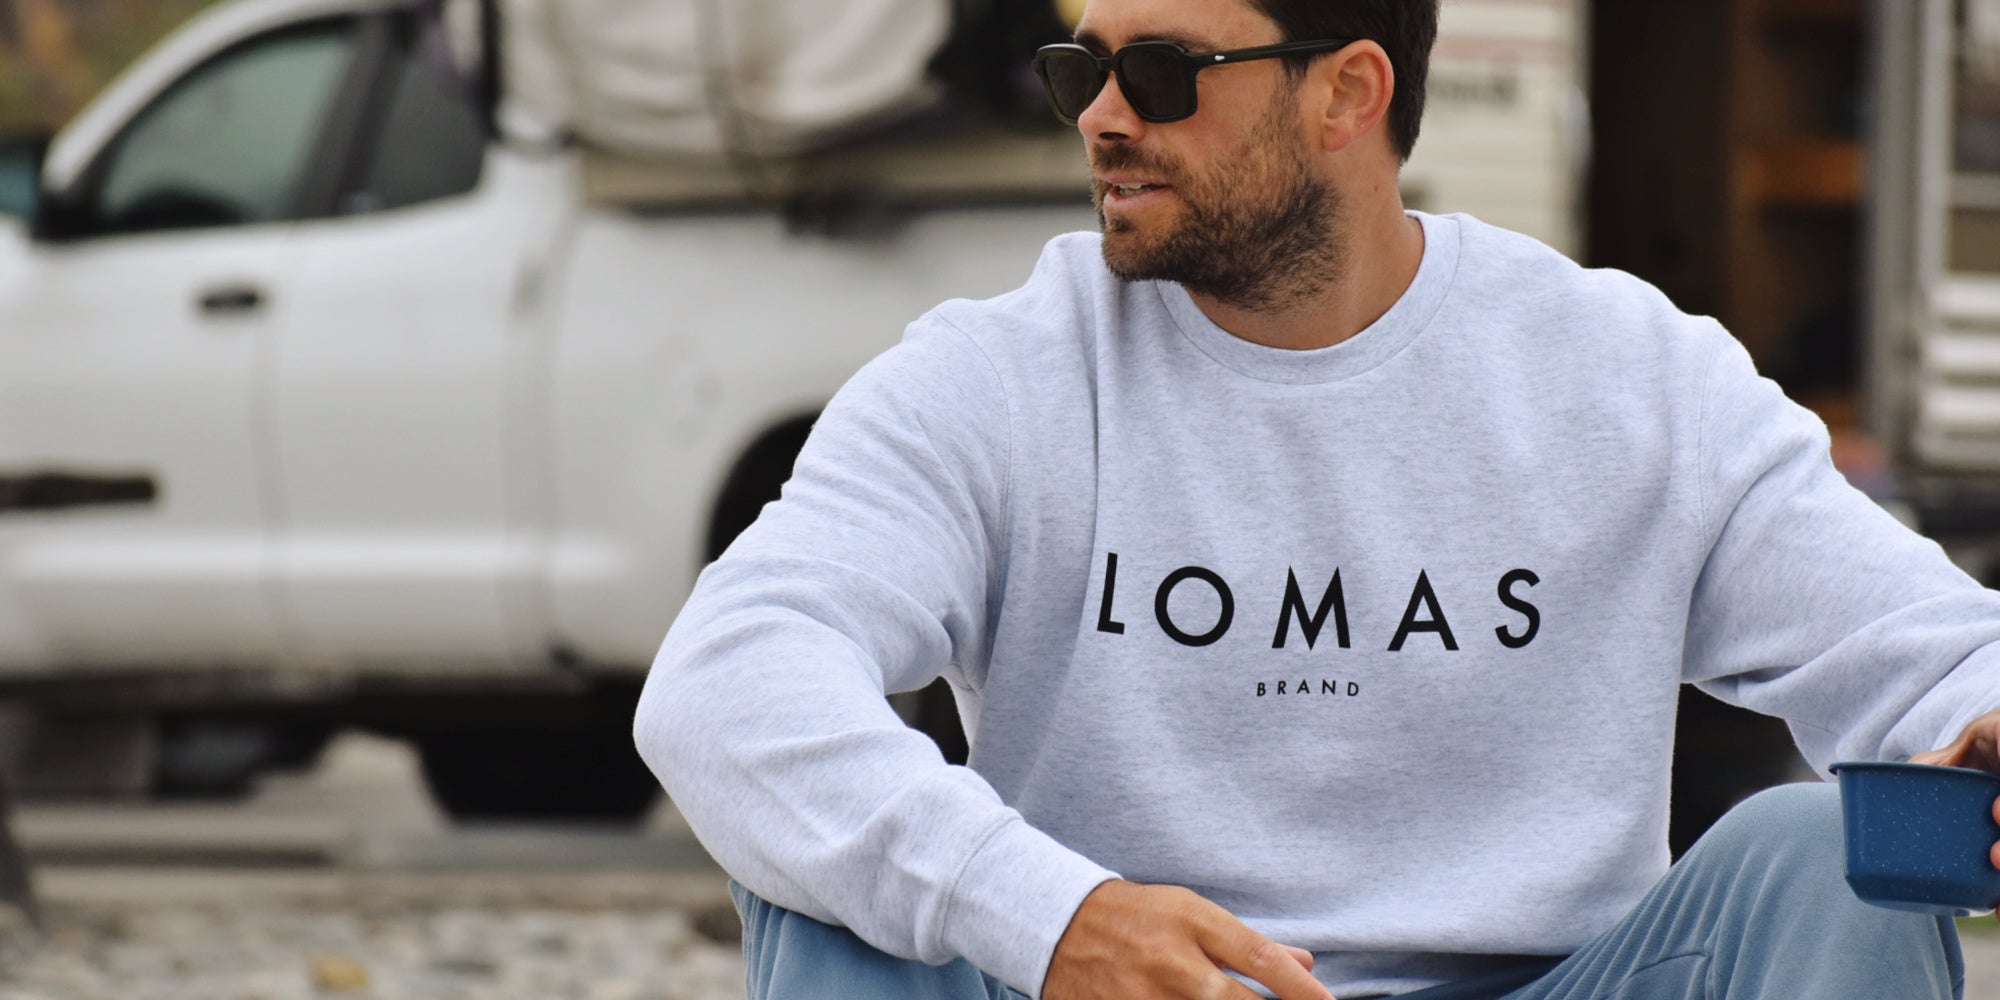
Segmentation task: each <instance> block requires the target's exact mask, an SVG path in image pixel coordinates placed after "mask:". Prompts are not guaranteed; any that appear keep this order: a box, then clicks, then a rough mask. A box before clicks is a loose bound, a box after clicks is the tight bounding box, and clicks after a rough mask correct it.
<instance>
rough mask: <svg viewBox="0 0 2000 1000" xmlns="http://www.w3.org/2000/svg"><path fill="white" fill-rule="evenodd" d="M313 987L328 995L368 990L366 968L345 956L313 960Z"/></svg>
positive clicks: (327, 956) (325, 956)
mask: <svg viewBox="0 0 2000 1000" xmlns="http://www.w3.org/2000/svg"><path fill="white" fill-rule="evenodd" d="M312 974H313V985H315V986H318V987H319V988H320V989H321V990H324V991H326V992H329V993H353V992H357V991H359V990H365V989H367V988H368V967H367V966H365V965H362V964H361V963H360V962H357V961H355V960H354V959H351V958H348V957H347V956H345V955H322V956H320V957H319V958H316V959H314V960H313V966H312Z"/></svg>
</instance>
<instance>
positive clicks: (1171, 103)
mask: <svg viewBox="0 0 2000 1000" xmlns="http://www.w3.org/2000/svg"><path fill="white" fill-rule="evenodd" d="M1115 72H1117V74H1118V87H1119V90H1120V91H1122V92H1123V93H1124V95H1125V100H1126V102H1127V103H1129V104H1131V105H1132V110H1134V111H1137V112H1138V113H1139V114H1140V115H1142V116H1144V117H1146V118H1148V119H1154V120H1165V121H1173V120H1177V119H1181V118H1186V117H1187V116H1188V115H1190V114H1193V113H1194V93H1193V91H1192V90H1190V89H1189V88H1190V87H1191V86H1192V83H1193V81H1191V80H1189V79H1188V74H1187V71H1186V70H1185V69H1184V68H1183V67H1182V60H1181V52H1180V50H1179V49H1178V48H1175V47H1173V46H1171V45H1147V44H1145V43H1143V42H1142V43H1138V44H1134V45H1128V46H1126V47H1124V48H1122V49H1120V50H1118V66H1117V68H1116V70H1115Z"/></svg>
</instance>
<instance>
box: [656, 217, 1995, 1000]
mask: <svg viewBox="0 0 2000 1000" xmlns="http://www.w3.org/2000/svg"><path fill="white" fill-rule="evenodd" d="M1418 218H1419V219H1420V220H1421V221H1422V223H1423V226H1424V232H1425V236H1426V240H1425V242H1426V247H1425V251H1424V257H1423V263H1422V265H1421V267H1420V269H1419V271H1418V273H1417V276H1416V279H1415V281H1414V282H1413V283H1412V284H1411V286H1410V287H1409V289H1408V290H1407V291H1406V292H1405V293H1404V294H1403V296H1402V297H1401V299H1400V300H1399V301H1398V302H1397V303H1396V304H1395V306H1394V307H1393V308H1391V309H1390V310H1389V312H1388V313H1387V314H1385V315H1383V316H1382V317H1381V318H1380V319H1379V320H1377V321H1376V322H1375V323H1374V324H1372V325H1371V326H1369V327H1368V328H1367V329H1366V330H1363V331H1362V332H1361V333H1359V334H1358V335H1356V336H1354V337H1353V338H1351V339H1349V340H1347V341H1345V342H1343V343H1341V344H1338V345H1336V346H1334V347H1330V348H1326V349H1323V350H1315V351H1284V350H1276V349H1271V348H1265V347H1261V346H1258V345H1255V344H1252V343H1249V342H1247V341H1244V340H1241V339H1238V338H1236V337H1234V336H1232V335H1230V334H1229V333H1227V332H1226V331H1224V330H1222V329H1220V328H1218V327H1217V326H1215V325H1214V324H1213V323H1211V322H1210V321H1209V320H1208V319H1207V318H1206V316H1205V315H1204V314H1203V313H1202V312H1201V311H1200V309H1198V308H1197V307H1196V305H1195V304H1194V302H1193V301H1192V300H1191V299H1190V298H1189V296H1188V294H1187V292H1186V291H1184V290H1183V289H1181V288H1180V287H1178V286H1176V285H1172V284H1164V283H1124V282H1120V281H1118V280H1116V279H1115V278H1113V277H1112V276H1111V275H1110V274H1109V273H1108V272H1106V270H1105V269H1104V266H1103V264H1102V262H1101V260H1100V258H1099V251H1098V241H1097V237H1096V236H1095V235H1093V234H1075V235H1070V236H1065V237H1061V238H1059V239H1057V240H1055V241H1053V242H1051V243H1050V244H1049V246H1048V248H1047V250H1046V252H1045V253H1044V254H1043V256H1042V259H1041V261H1040V263H1039V264H1038V265H1037V267H1036V268H1035V271H1034V274H1033V276H1032V277H1031V278H1030V279H1029V281H1028V283H1027V284H1026V285H1025V286H1024V287H1022V288H1021V289H1019V290H1017V291H1015V292H1012V293H1010V294H1007V295H1003V296H1001V297H999V298H997V299H993V300H990V301H985V302H968V301H954V302H949V303H946V304H944V305H942V306H940V307H938V308H937V309H936V310H934V311H933V312H931V313H930V314H928V315H926V316H924V317H923V318H921V319H919V320H918V321H917V322H916V323H914V324H912V325H911V327H910V328H909V331H908V334H907V336H906V337H905V339H904V341H903V342H902V344H900V345H899V346H897V347H896V348H894V349H892V350H890V351H888V352H887V353H885V354H883V355H882V356H881V357H880V358H878V359H876V360H875V361H874V362H872V363H871V364H869V365H868V366H867V367H866V368H865V369H863V370H862V371H861V372H860V373H859V374H857V375H856V376H855V377H854V379H853V380H852V381H851V382H850V383H849V384H848V385H847V386H846V388H844V389H843V390H842V391H841V393H840V394H839V396H838V397H837V398H836V399H835V400H834V401H833V403H832V404H831V405H830V406H829V407H828V408H827V410H826V413H825V414H824V416H822V417H821V419H820V421H819V423H818V425H817V427H816V428H815V429H814V431H813V434H812V438H811V440H810V442H809V443H808V444H807V446H806V448H805V452H804V454H803V455H801V456H800V459H799V462H798V465H797V469H796V473H795V475H794V477H793V479H792V481H791V482H790V484H789V485H787V486H786V487H785V491H784V496H783V499H782V500H780V501H779V502H777V503H776V504H774V505H772V506H770V507H768V508H766V510H765V511H764V513H763V516H762V517H761V518H759V520H758V521H757V522H756V524H755V525H754V526H752V527H751V528H750V529H749V531H748V532H747V533H745V534H744V535H743V536H742V538H741V539H740V540H738V541H737V543H736V544H735V545H734V546H733V547H732V548H730V550H729V551H728V553H727V554H726V555H724V556H723V557H722V558H721V559H720V560H718V561H717V562H716V563H714V564H713V565H711V566H710V567H709V568H708V569H707V570H706V571H705V572H704V573H703V574H702V576H701V579H700V581H699V583H698V585H697V586H696V588H695V591H694V593H693V595H692V596H691V597H690V598H689V600H688V602H687V604H686V606H685V607H684V609H683V610H682V611H681V613H680V616H679V618H678V619H677V620H676V621H675V622H674V625H673V628H672V631H671V633H670V634H669V635H668V636H667V639H666V642H665V645H664V646H663V647H662V648H661V650H660V654H659V658H658V660H657V661H656V662H655V664H654V666H653V670H652V673H651V675H650V677H649V679H648V682H647V685H646V690H645V694H644V697H643V699H642V701H641V703H640V707H639V713H638V719H637V724H636V736H637V740H638V745H639V748H640V750H641V752H642V753H643V754H644V756H645V758H646V760H647V761H648V762H649V763H650V764H651V765H652V767H653V768H654V770H655V771H656V772H657V773H658V775H659V777H660V779H661V781H662V782H663V783H664V784H665V786H666V789H667V791H668V792H669V793H670V794H671V795H672V796H673V798H674V800H675V802H676V803H677V804H678V805H679V807H680V809H681V810H682V811H683V812H684V813H685V814H686V817H687V820H688V822H689V824H690V825H691V826H692V827H693V829H694V831H695V833H696V834H697V835H698V836H699V837H700V838H701V841H702V843H703V844H704V845H706V846H707V848H708V849H709V850H710V851H711V852H712V853H713V854H714V855H715V857H716V858H717V859H718V860H719V861H720V862H721V863H722V864H723V865H724V866H725V867H726V868H727V869H728V870H729V871H730V873H731V874H732V875H734V876H735V877H736V878H737V879H739V880H741V881H742V882H743V883H744V884H745V885H746V886H748V887H749V888H750V889H751V890H753V891H754V892H756V893H758V894H759V895H762V896H764V897H765V898H767V899H769V900H770V901H772V902H774V903H776V904H778V905H780V906H784V907H787V908H790V909H793V910H796V911H799V912H801V913H805V914H808V915H810V916H813V917H816V918H819V919H821V920H824V921H828V922H832V923H839V924H843V925H845V926H847V927H849V928H851V929H853V930H854V932H855V933H856V934H858V935H859V936H860V937H861V938H863V939H864V940H866V941H868V942H869V943H871V944H873V945H875V946H876V947H879V948H881V949H883V950H885V951H888V952H891V953H894V954H897V955H902V956H907V957H914V958H919V959H922V960H925V961H928V962H943V961H947V960H949V959H951V958H954V957H959V956H963V957H965V958H967V959H969V960H970V961H971V962H972V963H973V964H974V965H976V966H978V967H979V968H981V969H983V970H985V971H987V972H989V973H991V974H993V975H995V976H997V977H999V978H1000V979H1001V980H1003V981H1004V982H1006V983H1008V984H1010V985H1012V986H1013V987H1015V988H1017V989H1020V990H1022V991H1024V992H1028V993H1030V994H1034V993H1037V992H1038V991H1039V989H1040V986H1041V983H1042V979H1043V976H1044V974H1045V973H1046V971H1047V969H1048V963H1049V958H1050V955H1051V954H1052V952H1053V950H1054V947H1055V944H1056V942H1057V940H1058V939H1059V938H1060V937H1061V935H1062V933H1063V930H1064V929H1065V927H1066V926H1067V925H1068V922H1069V919H1070V917H1071V915H1072V914H1073V913H1074V911H1075V909H1076V907H1077V905H1078V904H1079V903H1080V902H1081V901H1082V899H1083V897H1084V896H1085V895H1086V894H1088V893H1089V891H1090V890H1091V889H1092V888H1093V887H1095V886H1096V885H1097V884H1098V883H1099V882H1100V881H1102V880H1104V879H1106V878H1109V877H1112V873H1114V872H1115V873H1117V874H1118V875H1119V876H1122V877H1124V878H1128V879H1133V880H1137V881H1141V882H1155V883H1172V884H1177V885H1182V886H1187V887H1189V888H1191V889H1193V890H1195V891H1197V892H1199V893H1201V894H1202V895H1204V896H1206V897H1208V898H1209V899H1212V900H1214V901H1215V902H1217V903H1219V904H1221V905H1222V906H1224V907H1226V908H1227V909H1229V910H1230V911H1231V912H1233V913H1235V914H1236V915H1237V916H1239V917H1241V918H1242V919H1244V920H1245V921H1246V922H1248V923H1249V924H1250V925H1251V926H1252V927H1254V928H1256V929H1257V930H1259V931H1261V932H1263V933H1265V934H1267V935H1269V936H1271V937H1272V938H1275V939H1276V940H1278V941H1280V942H1283V943H1286V944H1292V945H1297V946H1300V947H1304V948H1308V949H1310V950H1312V951H1313V952H1314V953H1316V954H1317V955H1318V958H1319V963H1318V966H1317V968H1316V969H1315V974H1316V975H1317V976H1318V977H1319V978H1320V979H1321V980H1322V981H1323V982H1325V983H1326V984H1327V985H1328V986H1329V987H1330V988H1332V989H1333V990H1334V991H1335V992H1336V994H1338V995H1349V994H1357V993H1367V992H1401V991H1407V990H1410V989H1414V988H1418V987H1421V986H1425V985H1429V984H1431V983H1435V982H1437V981H1440V980H1443V979H1448V978H1454V977H1457V976H1459V975H1463V974H1469V973H1472V972H1476V971H1479V970H1480V968H1481V967H1482V963H1484V962H1486V961H1490V958H1483V957H1482V956H1486V957H1490V956H1499V955H1520V954H1559V953H1564V952H1568V951H1571V950H1574V949H1576V948H1577V947H1579V946H1581V945H1583V944H1584V943H1586V942H1588V941H1589V940H1591V939H1592V938H1593V937H1594V936H1596V935H1597V934H1599V933H1601V932H1602V931H1604V930H1605V929H1606V928H1607V927H1609V926H1610V925H1611V924H1612V923H1614V922H1615V921H1617V920H1618V919H1619V918H1621V917H1622V916H1623V915H1624V914H1625V913H1626V912H1627V911H1628V910H1630V909H1631V908H1632V906H1633V905H1634V904H1635V903H1636V901H1637V900H1638V899H1639V897H1640V895H1641V894H1642V893H1644V892H1645V891H1646V890H1647V889H1648V888H1649V887H1650V886H1652V884H1653V883H1654V882H1655V881H1656V880H1657V879H1659V877H1660V876H1661V875H1662V874H1663V873H1664V872H1665V871H1666V868H1667V863H1668V856H1667V848H1666V836H1665V834H1666V828H1667V789H1668V770H1669V759H1670V751H1671V748H1672V741H1673V727H1674V711H1675V704H1676V697H1677V688H1678V686H1679V685H1680V684H1681V683H1682V682H1684V681H1687V682H1693V683H1695V684H1697V685H1699V686H1700V687H1702V688H1703V689H1704V690H1706V691H1708V692H1709V693H1711V694H1713V695H1716V696H1718V697H1720V698H1722V699H1723V700H1725V701H1729V702H1733V703H1736V704H1739V705H1744V706H1747V707H1749V708H1752V709H1756V710H1758V711H1761V712H1766V713H1770V714H1774V715H1778V716H1782V717H1783V718H1785V719H1786V720H1788V721H1789V722H1790V724H1791V727H1792V731H1793V733H1794V734H1795V736H1796V738H1797V740H1798V743H1799V746H1800V748H1801V749H1802V750H1803V751H1804V753H1805V755H1806V756H1807V758H1808V759H1809V760H1811V762H1812V763H1813V764H1814V765H1815V766H1818V767H1822V768H1823V767H1824V766H1825V765H1826V764H1828V763H1830V762H1832V761H1835V760H1839V759H1848V758H1866V759H1877V758H1894V757H1901V756H1905V755H1907V754H1910V753H1914V752H1917V751H1920V750H1925V749H1929V748H1931V747H1934V746H1938V745H1941V744H1943V743H1944V742H1946V741H1947V738H1948V736H1950V735H1954V734H1956V733H1957V731H1958V730H1959V728H1961V727H1962V726H1963V725H1964V724H1965V723H1966V722H1967V721H1969V720H1970V719H1972V718H1973V717H1974V716H1976V715H1978V714H1980V713H1982V712H1985V711H1987V710H1990V709H1993V708H1995V707H2000V653H1996V650H1995V649H1994V648H1992V647H1990V646H1989V644H1990V643H1993V642H1994V641H1995V640H1996V639H2000V595H1995V594H1994V593H1991V592H1988V591H1986V590H1984V589H1982V588H1980V587H1979V586H1978V585H1977V584H1975V583H1974V582H1973V581H1972V580H1970V579H1969V578H1967V577H1966V576H1965V575H1963V574H1962V573H1960V572H1959V571H1958V570H1957V569H1955V568H1954V567H1953V566H1952V565H1951V564H1950V563H1949V562H1948V561H1947V560H1946V559H1945V557H1944V556H1943V554H1942V553H1941V552H1940V551H1939V549H1938V548H1937V546H1936V545H1934V544H1932V543H1931V542H1929V541H1926V540H1925V539H1923V538H1920V537H1918V536H1916V535H1914V534H1912V533H1911V532H1909V531H1908V530H1906V529H1904V528H1903V527H1902V526H1901V525H1899V524H1898V523H1896V522H1895V521H1894V520H1893V519H1892V518H1890V517H1888V516H1887V515H1885V514H1884V513H1883V512H1882V511H1881V510H1879V509H1878V508H1876V507H1875V506H1874V505H1873V504H1871V503H1870V502H1869V501H1868V500H1867V499H1866V498H1864V497H1863V496H1861V495H1860V494H1858V493H1857V492H1855V491H1854V490H1852V489H1850V488H1849V487H1848V486H1847V485H1846V483H1845V482H1844V481H1843V480H1842V479H1841V477H1840V475H1839V473H1837V472H1836V471H1835V470H1834V469H1833V467H1832V465H1831V464H1830V462H1829V460H1828V456H1827V436H1826V431H1825V428H1824V427H1823V426H1822V425H1821V423H1820V422H1819V421H1818V420H1817V419H1815V418H1814V417H1813V416H1812V414H1810V413H1809V412H1807V411H1805V410H1802V409H1801V408H1799V407H1797V406H1795V405H1793V404H1792V403H1790V402H1788V401H1787V400H1786V399H1785V398H1784V397H1783V395H1782V394H1781V393H1780V392H1779V390H1778V389H1777V388H1776V387H1775V386H1774V385H1772V384H1771V383H1770V382H1768V381H1765V380H1763V379H1761V378H1759V377H1758V375H1757V374H1756V372H1755V370H1754V369H1753V368H1752V366H1751V362H1750V359H1749V357H1748V356H1747V355H1746V353H1745V352H1744V351H1743V349H1742V348H1741V347H1740V346H1739V345H1738V344H1737V343H1736V341H1734V340H1733V339H1732V338H1731V337H1730V336H1729V335H1728V334H1727V333H1726V332H1724V331H1723V330H1722V329H1721V328H1720V327H1719V326H1718V325H1717V324H1716V323H1715V322H1713V321H1712V320H1708V319H1703V318H1696V317H1690V316H1687V315H1685V314H1683V313H1681V312H1679V311H1677V310H1675V309H1674V308H1673V306H1672V305H1671V304H1670V303H1669V302H1668V301H1667V299H1666V298H1665V297H1664V296H1662V295H1661V294H1660V293H1659V292H1658V291H1657V290H1655V289H1653V288H1652V287H1650V286H1648V285H1646V284H1644V283H1643V282H1640V281H1638V280H1636V279H1634V278H1632V277H1630V276H1628V275H1625V274H1622V273H1618V272H1613V271H1592V270H1585V269H1583V268H1580V267H1578V266H1577V265H1575V264H1574V263H1572V262H1570V261H1569V260H1567V259H1565V258H1563V257H1562V256H1560V255H1558V254H1556V253H1555V252H1553V251H1551V250H1549V249H1548V248H1547V247H1544V246H1542V245H1541V244H1539V243H1536V242H1535V241H1533V240H1531V239H1528V238H1526V237H1523V236H1520V235H1516V234H1513V233H1509V232H1506V231H1504V230H1500V229H1496V228H1493V227H1490V226H1487V225H1484V224H1482V223H1480V222H1478V221H1477V220H1474V219H1471V218H1468V217H1464V216H1427V215H1419V216H1418ZM801 335H802V336H810V335H811V331H809V330H808V331H801ZM940 674H942V675H943V676H945V677H947V678H949V679H950V681H951V683H952V685H953V686H954V688H955V690H956V693H957V696H958V702H959V709H960V713H961V715H962V716H963V718H964V721H965V724H966V730H967V732H968V735H969V736H970V738H971V743H972V757H971V762H970V764H969V766H967V767H954V766H949V765H947V764H946V763H945V762H944V761H943V760H942V759H941V758H940V757H939V755H938V753H937V751H936V750H935V749H934V748H933V747H932V746H931V744H930V743H929V741H928V740H927V739H925V738H924V737H923V736H921V735H919V734H917V733H915V732H913V731H911V730H909V729H907V728H905V727H904V726H903V725H902V723H901V722H899V721H898V720H897V717H896V716H895V715H894V714H893V713H892V712H891V711H890V709H889V708H888V707H887V706H886V705H885V704H884V702H883V698H882V695H883V693H884V692H897V691H908V690H912V689H915V688H918V687H921V686H923V685H924V684H925V683H927V682H928V681H930V680H931V679H933V678H935V677H937V676H938V675H940Z"/></svg>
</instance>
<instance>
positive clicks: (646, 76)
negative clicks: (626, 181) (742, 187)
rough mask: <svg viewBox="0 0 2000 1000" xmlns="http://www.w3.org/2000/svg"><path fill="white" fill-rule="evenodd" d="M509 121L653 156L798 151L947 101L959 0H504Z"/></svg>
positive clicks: (514, 126)
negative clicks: (936, 69)
mask: <svg viewBox="0 0 2000 1000" xmlns="http://www.w3.org/2000/svg"><path fill="white" fill-rule="evenodd" d="M500 8H501V23H502V25H503V26H504V27H503V32H502V35H503V39H504V41H503V43H502V46H503V47H502V62H503V65H504V66H505V67H506V69H505V75H504V87H505V93H504V94H503V96H502V106H501V113H500V119H501V123H502V127H503V128H505V129H506V130H508V131H509V133H510V134H512V135H514V136H516V137H517V138H532V139H540V138H547V137H549V136H570V137H574V138H576V139H577V140H579V141H581V142H582V143H583V144H584V145H586V146H590V147H593V148H596V149H601V150H604V151H607V152H611V153H616V154H622V155H626V156H633V157H640V158H646V159H668V160H680V159H687V158H690V157H692V158H707V159H720V158H724V157H728V156H734V155H739V154H747V155H753V156H772V155H787V154H792V153H797V152H802V151H806V150H810V149H813V148H816V147H820V146H825V145H828V144H831V143H833V142H835V141H837V140H838V139H840V138H841V137H843V136H845V135H849V134H852V133H853V132H855V131H857V130H865V129H867V128H868V127H870V126H871V125H873V124H877V123H880V122H883V121H886V120H891V119H894V118H896V117H898V116H901V115H904V114H908V113H909V112H911V111H913V110H915V109H918V108H921V107H923V106H925V105H926V104H928V103H930V102H932V101H934V100H936V99H937V95H936V92H935V88H933V87H932V86H931V85H930V84H929V83H928V81H927V80H926V78H925V66H926V64H927V63H928V62H929V61H930V59H931V57H932V56H933V55H934V54H935V53H936V52H937V50H938V49H939V47H940V46H942V45H943V44H944V42H945V40H946V37H947V36H948V34H949V33H950V30H951V9H950V0H840V2H838V3H827V2H825V0H501V2H500Z"/></svg>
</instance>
